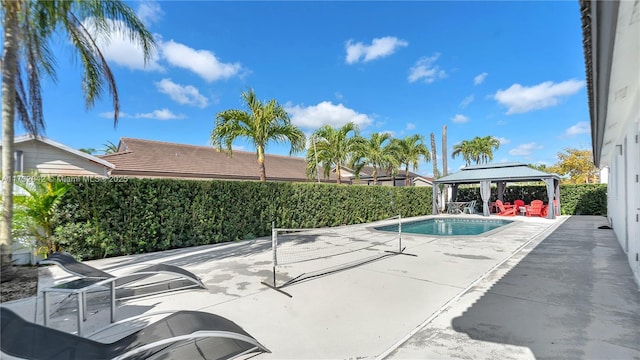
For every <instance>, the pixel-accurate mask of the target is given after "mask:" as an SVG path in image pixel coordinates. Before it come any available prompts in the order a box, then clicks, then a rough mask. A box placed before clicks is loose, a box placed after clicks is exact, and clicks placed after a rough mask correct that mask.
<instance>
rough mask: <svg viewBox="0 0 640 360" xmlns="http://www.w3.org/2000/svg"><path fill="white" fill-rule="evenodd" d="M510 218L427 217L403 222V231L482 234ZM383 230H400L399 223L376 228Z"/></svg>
mask: <svg viewBox="0 0 640 360" xmlns="http://www.w3.org/2000/svg"><path fill="white" fill-rule="evenodd" d="M512 222H513V221H510V220H480V219H448V218H447V219H438V218H436V219H427V220H419V221H412V222H407V223H402V232H403V233H411V234H420V235H438V236H456V235H480V234H482V233H485V232H487V231H490V230H493V229H497V228H499V227H501V226H504V225H507V224H510V223H512ZM375 229H376V230H381V231H392V232H398V224H395V225H387V226H380V227H377V228H375Z"/></svg>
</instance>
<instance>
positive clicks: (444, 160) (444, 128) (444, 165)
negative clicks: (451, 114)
mask: <svg viewBox="0 0 640 360" xmlns="http://www.w3.org/2000/svg"><path fill="white" fill-rule="evenodd" d="M447 167H448V165H447V125H442V176H447V172H448V171H447Z"/></svg>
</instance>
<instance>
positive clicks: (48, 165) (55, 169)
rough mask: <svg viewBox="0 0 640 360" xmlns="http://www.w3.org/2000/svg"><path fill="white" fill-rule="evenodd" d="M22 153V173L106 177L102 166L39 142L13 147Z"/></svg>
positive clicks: (105, 171)
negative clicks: (36, 172) (34, 172)
mask: <svg viewBox="0 0 640 360" xmlns="http://www.w3.org/2000/svg"><path fill="white" fill-rule="evenodd" d="M15 150H16V151H22V152H23V166H24V168H23V173H29V172H32V171H38V172H39V173H40V174H43V175H56V176H99V177H104V176H106V175H107V170H106V167H105V166H104V165H101V164H98V163H94V162H93V161H90V160H87V159H84V158H81V157H79V156H77V155H74V154H71V153H69V152H67V151H64V150H61V149H58V148H56V147H54V146H51V145H48V144H45V143H43V142H39V141H28V142H24V143H19V144H16V145H15Z"/></svg>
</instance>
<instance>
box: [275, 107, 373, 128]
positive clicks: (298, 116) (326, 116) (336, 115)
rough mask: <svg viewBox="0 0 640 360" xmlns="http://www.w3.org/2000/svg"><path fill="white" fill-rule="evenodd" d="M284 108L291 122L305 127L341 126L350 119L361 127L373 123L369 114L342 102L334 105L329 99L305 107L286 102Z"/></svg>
mask: <svg viewBox="0 0 640 360" xmlns="http://www.w3.org/2000/svg"><path fill="white" fill-rule="evenodd" d="M285 110H286V111H287V112H288V113H289V114H290V116H291V122H293V123H294V124H295V125H298V126H300V127H302V128H307V129H317V128H319V127H320V126H323V125H329V126H333V127H341V126H342V125H344V124H346V123H348V122H350V121H351V122H353V123H355V124H356V125H358V126H359V127H360V129H363V128H365V127H367V126H369V125H371V124H372V123H373V120H372V119H371V118H370V117H369V116H367V115H365V114H359V113H358V112H356V111H355V110H352V109H349V108H346V107H345V106H344V105H342V104H337V105H334V104H333V103H331V102H330V101H323V102H321V103H319V104H318V105H312V106H307V107H302V106H300V105H295V106H292V105H291V104H287V105H285Z"/></svg>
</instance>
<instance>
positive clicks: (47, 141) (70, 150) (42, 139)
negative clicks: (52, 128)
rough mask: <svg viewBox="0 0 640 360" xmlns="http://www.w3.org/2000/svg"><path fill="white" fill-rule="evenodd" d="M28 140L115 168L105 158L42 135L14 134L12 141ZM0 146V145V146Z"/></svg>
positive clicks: (22, 141) (21, 141)
mask: <svg viewBox="0 0 640 360" xmlns="http://www.w3.org/2000/svg"><path fill="white" fill-rule="evenodd" d="M29 141H39V142H42V143H45V144H47V145H49V146H53V147H55V148H58V149H60V150H63V151H66V152H68V153H71V154H73V155H76V156H78V157H81V158H84V159H86V160H89V161H92V162H95V163H98V164H100V165H103V166H106V167H108V168H110V169H113V168H115V167H116V166H115V165H114V164H112V163H110V162H109V161H107V160H105V159H101V158H99V157H97V156H93V155H91V154H87V153H85V152H82V151H80V150H76V149H74V148H71V147H69V146H67V145H64V144H61V143H59V142H57V141H53V140H51V139H49V138H46V137H44V136H40V135H31V134H27V135H20V136H16V137H15V138H14V141H13V143H14V144H20V143H25V142H29ZM0 147H1V146H0Z"/></svg>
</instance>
